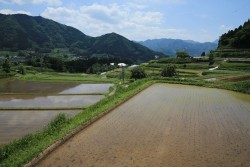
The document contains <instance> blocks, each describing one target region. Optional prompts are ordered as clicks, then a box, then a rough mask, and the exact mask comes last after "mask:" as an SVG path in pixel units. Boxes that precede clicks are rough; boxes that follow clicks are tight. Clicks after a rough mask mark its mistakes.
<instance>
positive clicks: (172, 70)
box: [161, 65, 177, 77]
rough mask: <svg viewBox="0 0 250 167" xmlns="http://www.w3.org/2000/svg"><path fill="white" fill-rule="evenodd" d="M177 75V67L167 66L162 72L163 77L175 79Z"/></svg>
mask: <svg viewBox="0 0 250 167" xmlns="http://www.w3.org/2000/svg"><path fill="white" fill-rule="evenodd" d="M176 74H177V73H176V66H175V65H167V66H166V67H164V68H163V69H162V71H161V76H163V77H173V76H175V75H176Z"/></svg>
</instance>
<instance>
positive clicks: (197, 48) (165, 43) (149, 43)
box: [139, 39, 218, 56]
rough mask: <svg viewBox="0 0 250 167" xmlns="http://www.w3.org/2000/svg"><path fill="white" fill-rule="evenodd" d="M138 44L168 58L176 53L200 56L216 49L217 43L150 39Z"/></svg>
mask: <svg viewBox="0 0 250 167" xmlns="http://www.w3.org/2000/svg"><path fill="white" fill-rule="evenodd" d="M139 43H140V44H142V45H143V46H146V47H148V48H150V49H152V50H154V51H158V52H162V53H164V54H166V55H168V56H175V55H176V52H177V51H186V52H187V53H188V54H189V55H191V56H200V55H201V53H202V52H209V51H210V50H214V49H217V46H218V41H217V40H216V41H214V42H205V43H200V42H196V41H192V40H181V39H151V40H146V41H140V42H139Z"/></svg>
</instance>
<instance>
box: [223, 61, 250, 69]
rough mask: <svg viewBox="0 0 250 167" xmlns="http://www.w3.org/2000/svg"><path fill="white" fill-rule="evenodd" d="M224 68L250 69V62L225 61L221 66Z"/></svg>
mask: <svg viewBox="0 0 250 167" xmlns="http://www.w3.org/2000/svg"><path fill="white" fill-rule="evenodd" d="M219 68H220V69H222V70H243V71H250V63H228V62H224V63H222V64H221V65H220V67H219Z"/></svg>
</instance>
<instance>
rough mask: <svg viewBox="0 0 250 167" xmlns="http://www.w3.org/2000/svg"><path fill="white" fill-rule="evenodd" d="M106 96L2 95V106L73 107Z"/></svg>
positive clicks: (86, 104) (0, 102)
mask: <svg viewBox="0 0 250 167" xmlns="http://www.w3.org/2000/svg"><path fill="white" fill-rule="evenodd" d="M102 98H104V96H103V95H67V96H64V95H62V96H40V97H39V96H34V95H3V96H0V108H71V107H82V106H89V105H93V104H95V103H96V102H98V101H99V100H101V99H102Z"/></svg>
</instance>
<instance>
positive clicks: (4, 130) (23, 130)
mask: <svg viewBox="0 0 250 167" xmlns="http://www.w3.org/2000/svg"><path fill="white" fill-rule="evenodd" d="M110 86H113V84H79V83H61V82H60V83H50V82H30V81H20V80H15V79H3V80H0V144H3V143H7V142H8V141H10V140H12V139H16V138H19V137H21V136H24V135H25V134H28V133H33V132H35V131H37V130H40V129H42V128H43V127H44V126H45V125H46V124H47V123H48V122H50V121H51V120H52V119H53V118H54V117H55V116H56V115H58V114H59V113H66V114H67V115H69V116H73V115H75V114H76V113H78V112H80V111H81V110H79V109H81V108H82V107H85V106H90V105H93V104H95V103H96V102H98V101H99V100H101V99H102V98H104V95H103V94H104V93H108V92H109V87H110ZM7 109H8V110H7ZM36 109H39V110H36ZM55 109H57V110H55ZM58 109H62V110H58ZM72 109H77V110H72Z"/></svg>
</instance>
